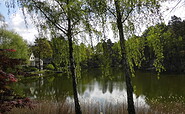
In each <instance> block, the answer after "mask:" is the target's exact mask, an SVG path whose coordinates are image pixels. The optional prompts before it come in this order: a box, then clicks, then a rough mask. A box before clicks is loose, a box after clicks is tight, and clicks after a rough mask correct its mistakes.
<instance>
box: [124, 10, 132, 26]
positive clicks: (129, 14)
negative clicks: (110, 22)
mask: <svg viewBox="0 0 185 114" xmlns="http://www.w3.org/2000/svg"><path fill="white" fill-rule="evenodd" d="M133 10H134V8H132V9H131V10H130V11H129V12H128V15H127V16H126V17H125V19H124V20H123V21H122V23H124V22H125V21H126V20H127V19H128V17H129V15H130V14H131V13H132V11H133Z"/></svg>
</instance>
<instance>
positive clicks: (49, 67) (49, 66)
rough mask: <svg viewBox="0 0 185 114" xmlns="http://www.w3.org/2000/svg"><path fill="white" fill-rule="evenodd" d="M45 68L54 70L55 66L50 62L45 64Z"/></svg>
mask: <svg viewBox="0 0 185 114" xmlns="http://www.w3.org/2000/svg"><path fill="white" fill-rule="evenodd" d="M46 69H47V70H54V69H55V68H54V66H53V65H52V64H48V65H47V66H46Z"/></svg>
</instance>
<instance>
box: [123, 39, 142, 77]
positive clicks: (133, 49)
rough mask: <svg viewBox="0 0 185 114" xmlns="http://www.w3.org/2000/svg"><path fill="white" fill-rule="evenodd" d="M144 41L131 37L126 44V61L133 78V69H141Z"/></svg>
mask: <svg viewBox="0 0 185 114" xmlns="http://www.w3.org/2000/svg"><path fill="white" fill-rule="evenodd" d="M144 47H145V40H144V39H143V38H142V37H138V36H133V37H132V38H130V39H128V40H127V42H126V52H127V60H128V63H129V66H130V69H131V72H132V75H133V76H134V67H135V66H136V67H141V63H142V61H144V60H145V56H144Z"/></svg>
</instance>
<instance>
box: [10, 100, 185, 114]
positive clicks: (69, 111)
mask: <svg viewBox="0 0 185 114" xmlns="http://www.w3.org/2000/svg"><path fill="white" fill-rule="evenodd" d="M81 107H82V112H83V114H127V107H126V105H124V104H116V105H112V104H106V105H105V106H104V107H102V105H101V104H99V103H92V102H89V103H87V102H86V103H81ZM184 109H185V106H184V104H182V103H168V104H162V103H154V104H152V105H151V106H150V108H149V109H148V108H145V107H143V108H141V107H140V108H136V112H137V114H183V113H185V110H184ZM7 114H75V112H74V105H73V104H71V103H66V102H60V103H59V102H57V103H56V102H49V101H48V102H45V101H43V102H38V103H36V104H35V107H34V108H33V109H28V108H22V109H21V108H14V109H12V110H11V112H8V113H7Z"/></svg>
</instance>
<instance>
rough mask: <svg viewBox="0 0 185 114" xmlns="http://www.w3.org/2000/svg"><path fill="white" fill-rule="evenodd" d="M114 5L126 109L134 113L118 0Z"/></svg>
mask: <svg viewBox="0 0 185 114" xmlns="http://www.w3.org/2000/svg"><path fill="white" fill-rule="evenodd" d="M115 7H116V15H117V27H118V30H119V38H120V47H121V55H122V64H123V69H124V72H125V79H126V87H127V103H128V109H127V110H128V113H129V114H135V108H134V101H133V87H132V84H131V79H130V76H131V73H130V68H129V65H128V61H127V58H126V49H125V39H124V34H123V23H122V16H121V13H120V4H119V1H118V0H115Z"/></svg>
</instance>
